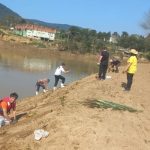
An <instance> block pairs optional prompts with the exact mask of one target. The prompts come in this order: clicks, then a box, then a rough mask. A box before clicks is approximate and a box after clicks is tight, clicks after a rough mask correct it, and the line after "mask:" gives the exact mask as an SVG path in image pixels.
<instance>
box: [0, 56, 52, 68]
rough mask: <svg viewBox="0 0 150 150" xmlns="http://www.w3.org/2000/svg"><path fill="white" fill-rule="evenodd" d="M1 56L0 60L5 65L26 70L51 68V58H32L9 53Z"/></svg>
mask: <svg viewBox="0 0 150 150" xmlns="http://www.w3.org/2000/svg"><path fill="white" fill-rule="evenodd" d="M0 56H1V57H0V62H1V64H2V66H4V67H10V68H11V67H12V68H14V69H20V70H24V71H45V70H50V69H51V60H49V59H43V58H42V59H40V58H30V57H25V56H21V55H17V54H14V55H12V54H8V53H6V54H5V53H3V54H1V55H0Z"/></svg>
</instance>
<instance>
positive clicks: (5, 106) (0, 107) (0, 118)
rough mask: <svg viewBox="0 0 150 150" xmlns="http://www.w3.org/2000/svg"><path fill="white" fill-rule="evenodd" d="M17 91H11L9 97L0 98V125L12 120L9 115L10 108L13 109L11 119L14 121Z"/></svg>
mask: <svg viewBox="0 0 150 150" xmlns="http://www.w3.org/2000/svg"><path fill="white" fill-rule="evenodd" d="M17 98H18V94H17V93H11V94H10V96H9V97H5V98H2V99H1V100H0V126H2V124H10V123H11V122H12V120H11V118H10V117H9V113H10V110H11V109H12V110H13V121H14V122H15V121H16V99H17Z"/></svg>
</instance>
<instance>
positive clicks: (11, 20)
mask: <svg viewBox="0 0 150 150" xmlns="http://www.w3.org/2000/svg"><path fill="white" fill-rule="evenodd" d="M18 23H33V24H37V25H42V26H47V27H51V28H56V29H60V30H68V29H69V28H70V27H72V25H68V24H58V23H48V22H44V21H40V20H36V19H25V18H22V17H21V16H20V15H19V14H17V13H16V12H14V11H13V10H11V9H9V8H8V7H6V6H5V5H3V4H1V3H0V24H2V25H5V26H10V25H15V24H18Z"/></svg>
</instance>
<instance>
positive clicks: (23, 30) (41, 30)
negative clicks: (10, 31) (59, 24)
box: [14, 24, 56, 41]
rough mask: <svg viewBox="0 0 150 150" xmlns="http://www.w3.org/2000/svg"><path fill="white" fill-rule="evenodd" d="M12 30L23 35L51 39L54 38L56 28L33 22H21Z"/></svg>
mask: <svg viewBox="0 0 150 150" xmlns="http://www.w3.org/2000/svg"><path fill="white" fill-rule="evenodd" d="M14 32H15V34H17V35H21V36H24V37H29V38H34V39H41V40H48V41H53V40H55V34H56V29H54V28H48V27H44V26H39V25H33V24H21V25H16V26H15V29H14Z"/></svg>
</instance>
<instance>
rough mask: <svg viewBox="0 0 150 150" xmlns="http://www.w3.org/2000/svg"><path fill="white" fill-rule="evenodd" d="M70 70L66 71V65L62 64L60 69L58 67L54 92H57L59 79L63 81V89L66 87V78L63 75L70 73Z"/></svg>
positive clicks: (55, 74)
mask: <svg viewBox="0 0 150 150" xmlns="http://www.w3.org/2000/svg"><path fill="white" fill-rule="evenodd" d="M68 72H69V70H65V64H64V63H62V64H61V65H60V66H59V67H57V69H56V70H55V73H54V76H55V83H54V88H53V90H56V87H57V84H58V81H59V79H60V80H61V84H60V85H61V88H63V87H64V83H65V77H64V76H62V73H68Z"/></svg>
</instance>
